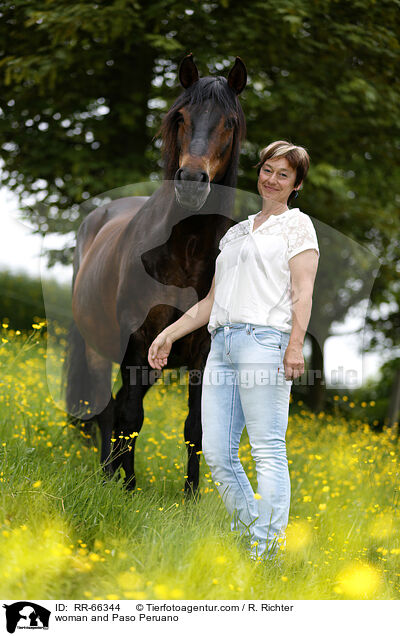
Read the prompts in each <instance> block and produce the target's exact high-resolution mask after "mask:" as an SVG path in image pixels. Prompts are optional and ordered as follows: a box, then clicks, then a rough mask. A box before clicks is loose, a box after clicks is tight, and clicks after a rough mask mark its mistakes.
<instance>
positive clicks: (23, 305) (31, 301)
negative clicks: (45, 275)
mask: <svg viewBox="0 0 400 636" xmlns="http://www.w3.org/2000/svg"><path fill="white" fill-rule="evenodd" d="M0 287H1V296H0V320H2V321H5V322H6V323H7V324H9V325H10V327H12V328H13V329H19V330H30V329H31V328H32V323H33V322H35V321H37V320H38V319H39V320H42V319H45V318H46V313H47V312H48V311H49V310H51V314H52V317H53V318H55V317H56V318H57V319H58V322H59V323H60V324H61V325H64V326H65V327H66V326H67V325H68V316H66V314H65V309H64V308H65V307H68V303H69V298H70V291H69V287H68V286H64V285H60V284H59V283H57V282H56V281H49V280H47V281H46V307H47V312H46V308H45V305H44V302H43V291H42V283H41V281H40V280H39V279H35V278H32V277H30V276H28V275H27V274H22V273H21V274H15V273H11V272H8V271H6V270H3V271H0Z"/></svg>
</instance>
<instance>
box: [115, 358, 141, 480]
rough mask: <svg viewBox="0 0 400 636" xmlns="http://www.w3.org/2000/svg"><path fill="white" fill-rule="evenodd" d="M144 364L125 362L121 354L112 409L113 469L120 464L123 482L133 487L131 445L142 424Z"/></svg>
mask: <svg viewBox="0 0 400 636" xmlns="http://www.w3.org/2000/svg"><path fill="white" fill-rule="evenodd" d="M148 376H149V374H148V371H147V367H145V366H139V365H133V364H130V363H129V359H128V356H125V358H124V361H123V363H122V365H121V377H122V388H121V389H120V391H119V393H118V395H117V402H116V409H115V416H116V421H115V437H116V440H117V441H116V442H115V445H114V450H113V469H114V470H117V469H118V468H119V467H120V466H122V468H123V469H124V472H125V485H126V487H127V488H128V489H129V490H133V489H134V488H135V485H136V477H135V444H136V438H137V436H138V434H139V432H140V430H141V428H142V426H143V419H144V410H143V398H144V396H145V394H146V392H147V390H148V388H149V387H150V384H149V382H148Z"/></svg>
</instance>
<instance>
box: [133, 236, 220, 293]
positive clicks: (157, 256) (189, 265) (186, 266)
mask: <svg viewBox="0 0 400 636" xmlns="http://www.w3.org/2000/svg"><path fill="white" fill-rule="evenodd" d="M202 243H203V242H202V241H201V239H199V238H196V237H189V238H188V239H187V240H186V241H182V243H181V244H180V245H179V244H176V242H168V243H166V244H165V245H162V246H160V247H157V248H155V249H153V250H150V251H149V252H146V253H145V254H144V255H143V256H142V262H143V265H144V267H145V269H146V271H147V273H148V274H150V276H152V277H153V278H154V279H155V280H157V281H158V282H160V283H162V284H164V285H176V286H177V287H188V286H194V287H196V288H197V287H198V285H199V284H200V286H202V284H206V283H208V282H211V281H209V280H208V279H209V277H210V271H211V272H212V271H213V267H214V263H215V258H216V254H214V250H210V249H209V248H208V249H206V248H205V246H204V245H203V244H202Z"/></svg>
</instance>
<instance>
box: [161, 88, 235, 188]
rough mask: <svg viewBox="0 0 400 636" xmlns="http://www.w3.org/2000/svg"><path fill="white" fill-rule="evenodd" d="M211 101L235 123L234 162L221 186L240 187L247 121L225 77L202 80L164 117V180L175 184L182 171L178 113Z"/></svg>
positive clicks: (186, 91)
mask: <svg viewBox="0 0 400 636" xmlns="http://www.w3.org/2000/svg"><path fill="white" fill-rule="evenodd" d="M207 100H211V101H213V102H216V103H217V104H218V105H219V106H220V107H221V110H222V112H223V113H224V114H225V115H226V116H229V117H232V118H233V119H234V122H235V129H234V137H233V147H232V154H231V158H230V162H229V165H228V168H227V171H226V173H225V176H224V178H223V180H222V181H220V182H219V183H220V184H221V185H226V186H231V187H235V186H236V181H237V166H238V162H239V151H240V142H241V141H243V139H244V138H245V134H246V120H245V117H244V113H243V110H242V107H241V105H240V102H239V99H238V97H237V95H236V93H235V92H234V91H233V90H232V89H231V88H230V86H229V85H228V82H227V80H226V79H225V77H221V76H218V77H202V78H200V79H199V80H197V82H195V83H194V84H192V86H190V87H189V88H187V89H186V90H185V91H183V93H181V95H179V97H178V98H177V99H176V101H175V102H174V104H173V105H172V106H171V108H170V109H169V111H168V113H167V114H166V115H165V116H164V119H163V122H162V124H161V127H160V130H159V132H158V134H161V137H162V155H163V162H164V179H168V180H173V179H174V177H175V173H176V171H177V170H178V168H179V164H178V159H179V151H178V147H177V143H176V140H177V132H178V111H179V109H180V108H182V107H183V106H191V105H195V104H202V103H204V102H205V101H207Z"/></svg>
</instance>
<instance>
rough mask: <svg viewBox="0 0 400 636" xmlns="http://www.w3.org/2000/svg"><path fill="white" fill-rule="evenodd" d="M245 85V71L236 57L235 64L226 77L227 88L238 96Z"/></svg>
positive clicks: (242, 63)
mask: <svg viewBox="0 0 400 636" xmlns="http://www.w3.org/2000/svg"><path fill="white" fill-rule="evenodd" d="M246 83H247V71H246V67H245V65H244V62H242V60H241V59H240V57H237V58H236V60H235V63H234V65H233V67H232V68H231V70H230V71H229V75H228V86H230V87H231V89H232V90H233V91H234V92H235V93H236V95H240V93H241V92H242V90H243V89H244V87H245V86H246Z"/></svg>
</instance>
